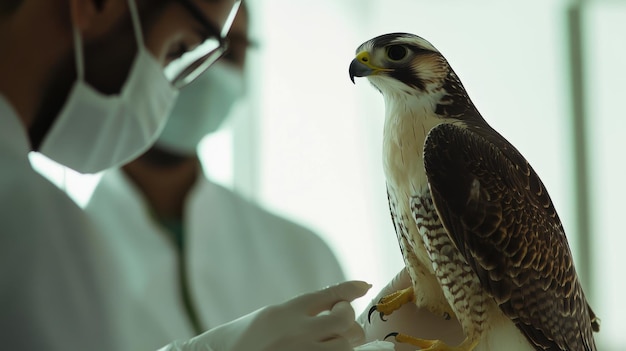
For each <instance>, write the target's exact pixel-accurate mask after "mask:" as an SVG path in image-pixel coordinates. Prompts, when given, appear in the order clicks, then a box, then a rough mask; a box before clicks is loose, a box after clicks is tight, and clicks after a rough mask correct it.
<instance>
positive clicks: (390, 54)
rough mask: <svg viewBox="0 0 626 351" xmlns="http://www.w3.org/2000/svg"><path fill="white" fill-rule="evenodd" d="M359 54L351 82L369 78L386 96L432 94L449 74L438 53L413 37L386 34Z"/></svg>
mask: <svg viewBox="0 0 626 351" xmlns="http://www.w3.org/2000/svg"><path fill="white" fill-rule="evenodd" d="M356 53H357V55H356V58H355V59H354V60H352V63H351V64H350V79H351V80H352V82H354V77H367V78H368V80H369V81H370V82H371V83H372V84H373V85H374V86H375V87H376V88H377V89H378V90H380V91H381V92H382V93H383V94H384V93H386V92H391V91H392V90H396V89H403V90H406V88H407V87H408V88H410V89H418V90H431V91H432V90H433V89H436V88H438V87H441V86H442V85H443V82H444V80H445V79H446V77H447V76H448V74H449V73H450V66H449V65H448V62H447V61H446V59H445V58H444V57H443V56H442V55H441V54H440V53H439V51H438V50H437V49H435V47H434V46H433V45H432V44H430V43H429V42H428V41H426V40H425V39H422V38H421V37H418V36H417V35H413V34H408V33H390V34H384V35H381V36H378V37H375V38H373V39H370V40H368V41H366V42H365V43H363V44H361V45H360V46H359V48H358V49H357V50H356ZM402 85H406V86H407V87H403V86H402Z"/></svg>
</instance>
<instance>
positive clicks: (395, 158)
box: [383, 95, 450, 313]
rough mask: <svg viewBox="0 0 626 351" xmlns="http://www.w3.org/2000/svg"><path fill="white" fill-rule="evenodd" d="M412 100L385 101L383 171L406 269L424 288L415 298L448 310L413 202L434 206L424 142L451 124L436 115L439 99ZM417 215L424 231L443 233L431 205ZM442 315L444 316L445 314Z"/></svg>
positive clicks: (400, 98) (386, 99) (387, 99)
mask: <svg viewBox="0 0 626 351" xmlns="http://www.w3.org/2000/svg"><path fill="white" fill-rule="evenodd" d="M435 98H436V96H432V95H431V96H425V97H424V98H422V99H418V98H416V97H415V96H411V95H396V96H390V97H389V98H388V97H387V96H385V110H386V111H385V114H386V116H385V125H384V137H383V167H384V171H385V176H386V180H387V191H388V194H389V202H390V207H391V212H392V216H393V217H394V222H395V224H396V234H397V235H398V240H399V242H400V247H401V248H402V252H403V256H404V260H405V263H406V266H407V267H408V269H409V274H410V275H411V278H412V280H413V282H414V283H415V284H420V285H421V286H420V289H419V291H418V290H416V291H418V294H417V296H416V299H417V301H416V302H417V303H418V305H431V306H432V305H437V306H438V307H435V309H436V310H441V311H447V303H446V302H445V299H444V297H443V294H442V292H441V288H440V287H439V283H438V282H437V281H436V278H435V274H434V268H433V265H432V257H430V255H429V253H428V251H427V249H426V246H425V242H424V240H426V234H427V233H426V232H419V230H418V227H417V225H416V219H415V217H414V213H413V212H412V210H411V204H412V203H415V201H414V200H415V198H419V199H421V200H423V201H419V202H423V203H430V204H432V201H431V199H430V191H429V188H428V179H427V177H426V171H425V168H424V157H423V156H424V155H423V148H424V141H425V140H426V137H427V135H428V133H429V132H430V130H431V129H432V128H434V127H435V126H437V125H439V124H441V123H449V122H450V120H446V119H443V118H441V117H440V116H437V115H436V114H435V113H434V111H435V108H436V103H437V100H438V99H435ZM416 211H417V212H416V213H415V215H419V216H420V220H421V221H422V222H424V223H426V224H428V225H427V226H425V227H422V229H424V228H426V227H428V228H437V227H440V230H443V228H442V227H441V224H440V223H439V220H438V218H437V216H436V213H434V208H433V207H432V206H420V207H419V208H417V209H416ZM442 313H443V312H442Z"/></svg>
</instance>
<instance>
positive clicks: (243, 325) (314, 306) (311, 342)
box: [160, 281, 371, 351]
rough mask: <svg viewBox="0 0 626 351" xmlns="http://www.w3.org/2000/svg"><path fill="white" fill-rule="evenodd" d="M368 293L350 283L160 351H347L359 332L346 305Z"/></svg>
mask: <svg viewBox="0 0 626 351" xmlns="http://www.w3.org/2000/svg"><path fill="white" fill-rule="evenodd" d="M370 287H371V285H369V284H367V283H365V282H360V281H351V282H345V283H341V284H337V285H334V286H331V287H328V288H325V289H322V290H319V291H317V292H313V293H309V294H304V295H301V296H298V297H296V298H293V299H291V300H289V301H287V302H284V303H282V304H278V305H273V306H267V307H263V308H261V309H259V310H257V311H255V312H252V313H251V314H248V315H246V316H243V317H241V318H239V319H237V320H235V321H232V322H230V323H227V324H224V325H222V326H219V327H216V328H214V329H211V330H209V331H207V332H205V333H203V334H201V335H199V336H197V337H195V338H193V339H191V340H188V341H185V342H175V343H173V344H170V345H168V346H166V347H164V348H162V349H161V350H160V351H293V350H299V351H315V350H330V351H352V347H353V346H354V345H358V344H361V343H362V342H363V330H362V329H361V326H360V325H359V324H357V323H356V322H355V320H354V317H355V315H354V310H353V309H352V306H351V305H350V302H351V301H352V300H354V299H356V298H358V297H361V296H363V295H365V293H366V292H367V291H368V290H369V289H370Z"/></svg>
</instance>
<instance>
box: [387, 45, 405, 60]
mask: <svg viewBox="0 0 626 351" xmlns="http://www.w3.org/2000/svg"><path fill="white" fill-rule="evenodd" d="M407 52H408V50H407V49H406V48H405V47H404V46H402V45H390V46H388V47H387V57H389V58H390V59H392V60H393V61H400V60H402V59H403V58H405V57H406V54H407Z"/></svg>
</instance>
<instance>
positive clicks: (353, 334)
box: [342, 321, 365, 346]
mask: <svg viewBox="0 0 626 351" xmlns="http://www.w3.org/2000/svg"><path fill="white" fill-rule="evenodd" d="M342 336H343V337H344V338H346V340H348V342H349V343H350V345H352V346H358V345H361V344H363V343H364V342H365V331H364V330H363V327H361V325H360V324H359V323H357V322H355V321H353V322H352V325H351V326H350V328H349V329H348V330H347V331H346V332H344V333H343V334H342Z"/></svg>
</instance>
